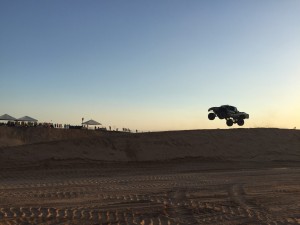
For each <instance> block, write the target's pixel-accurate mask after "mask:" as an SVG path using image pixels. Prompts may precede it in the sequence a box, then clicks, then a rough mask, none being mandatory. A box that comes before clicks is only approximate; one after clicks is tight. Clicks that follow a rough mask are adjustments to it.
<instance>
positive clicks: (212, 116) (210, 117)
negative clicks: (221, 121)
mask: <svg viewBox="0 0 300 225" xmlns="http://www.w3.org/2000/svg"><path fill="white" fill-rule="evenodd" d="M215 118H216V114H214V113H209V114H208V119H209V120H214V119H215Z"/></svg>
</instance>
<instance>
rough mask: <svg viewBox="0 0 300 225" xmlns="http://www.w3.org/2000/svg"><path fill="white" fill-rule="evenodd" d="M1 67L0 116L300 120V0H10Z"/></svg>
mask: <svg viewBox="0 0 300 225" xmlns="http://www.w3.org/2000/svg"><path fill="white" fill-rule="evenodd" d="M0 78H1V79H0V103H1V107H0V115H2V114H4V113H8V114H10V115H12V116H14V117H22V116H25V115H28V116H31V117H34V118H36V119H38V120H39V121H41V122H43V121H45V122H50V121H52V122H54V123H69V124H80V123H81V118H82V117H84V118H85V120H88V119H94V120H97V121H99V122H101V123H102V124H103V125H104V126H112V127H115V128H117V127H118V128H122V127H128V128H131V129H133V130H135V129H138V130H143V131H155V130H181V129H211V128H226V124H225V121H223V120H215V121H209V120H208V119H207V114H208V112H207V110H208V108H210V107H212V106H219V105H223V104H231V105H234V106H236V107H237V108H238V109H239V110H240V111H245V112H247V113H249V114H250V119H249V120H247V121H246V122H245V126H244V127H279V128H293V127H297V128H300V1H299V0H280V1H278V0H265V1H260V0H251V1H250V0H249V1H239V0H235V1H230V0H227V1H223V0H219V1H218V0H214V1H210V0H207V1H200V0H189V1H186V0H180V1H178V0H163V1H161V0H160V1H158V0H151V1H150V0H146V1H138V0H128V1H121V0H116V1H114V0H110V1H92V0H88V1H84V0H81V1H78V0H49V1H37V0H36V1H32V0H26V1H24V0H19V1H17V0H16V1H11V0H1V1H0ZM234 127H238V126H237V125H234Z"/></svg>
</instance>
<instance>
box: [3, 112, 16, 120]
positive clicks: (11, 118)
mask: <svg viewBox="0 0 300 225" xmlns="http://www.w3.org/2000/svg"><path fill="white" fill-rule="evenodd" d="M0 120H9V121H11V120H16V118H15V117H12V116H10V115H8V114H4V115H2V116H0Z"/></svg>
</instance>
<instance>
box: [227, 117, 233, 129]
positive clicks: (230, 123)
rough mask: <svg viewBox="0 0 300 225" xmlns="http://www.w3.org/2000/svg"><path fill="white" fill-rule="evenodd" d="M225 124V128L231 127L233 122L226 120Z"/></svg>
mask: <svg viewBox="0 0 300 225" xmlns="http://www.w3.org/2000/svg"><path fill="white" fill-rule="evenodd" d="M226 124H227V126H229V127H231V126H232V125H233V120H232V119H229V120H226Z"/></svg>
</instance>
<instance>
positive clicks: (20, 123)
mask: <svg viewBox="0 0 300 225" xmlns="http://www.w3.org/2000/svg"><path fill="white" fill-rule="evenodd" d="M0 126H8V127H43V128H56V129H91V127H88V126H82V125H70V124H59V123H47V122H44V123H38V122H26V121H8V122H6V123H4V122H1V123H0ZM92 129H93V128H92ZM94 130H99V131H114V132H127V133H132V131H131V130H130V129H129V128H122V129H120V130H119V128H112V127H111V126H109V127H108V128H106V127H97V126H95V127H94ZM135 132H136V133H138V130H135Z"/></svg>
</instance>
